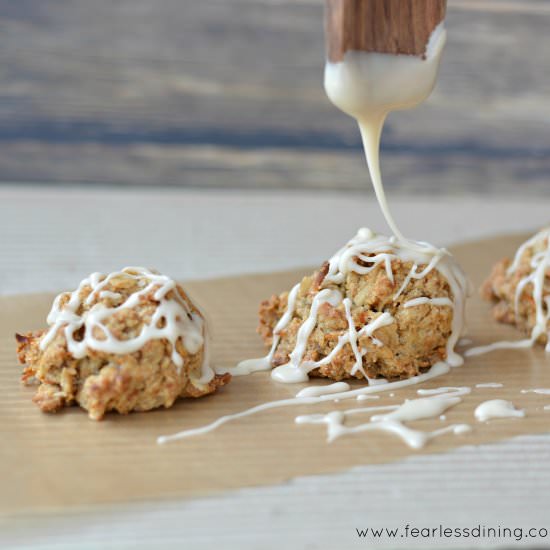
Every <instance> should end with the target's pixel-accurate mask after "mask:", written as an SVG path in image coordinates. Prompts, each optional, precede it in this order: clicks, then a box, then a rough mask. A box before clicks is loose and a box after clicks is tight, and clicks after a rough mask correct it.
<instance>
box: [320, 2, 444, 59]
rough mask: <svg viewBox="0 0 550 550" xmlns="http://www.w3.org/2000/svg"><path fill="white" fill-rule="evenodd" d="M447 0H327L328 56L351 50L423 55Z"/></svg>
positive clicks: (326, 34)
mask: <svg viewBox="0 0 550 550" xmlns="http://www.w3.org/2000/svg"><path fill="white" fill-rule="evenodd" d="M446 4H447V2H446V0H326V12H325V36H326V44H327V59H328V60H329V61H331V62H333V63H336V62H338V61H342V60H343V58H344V54H345V53H346V52H347V51H348V50H357V51H365V52H379V53H392V54H407V55H417V56H420V57H423V56H424V55H425V53H426V45H427V43H428V40H429V38H430V35H431V33H432V31H433V30H434V28H435V27H436V26H437V25H438V24H439V23H440V22H441V21H442V20H443V18H444V17H445V9H446Z"/></svg>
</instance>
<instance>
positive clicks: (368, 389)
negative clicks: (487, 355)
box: [157, 362, 450, 444]
mask: <svg viewBox="0 0 550 550" xmlns="http://www.w3.org/2000/svg"><path fill="white" fill-rule="evenodd" d="M449 369H450V367H449V365H447V364H446V363H443V362H440V363H436V364H435V365H434V366H433V367H432V368H431V369H430V370H429V371H428V372H426V373H424V374H419V375H418V376H412V377H411V378H407V379H405V380H398V381H396V382H387V383H386V384H375V385H368V386H362V387H360V388H357V389H355V390H354V389H351V390H347V391H343V392H341V393H331V394H328V395H320V396H315V397H291V398H289V399H280V400H277V401H268V402H266V403H261V404H260V405H256V406H255V407H251V408H249V409H246V410H244V411H241V412H238V413H234V414H228V415H225V416H222V417H220V418H218V419H217V420H215V421H214V422H211V423H210V424H207V425H206V426H201V427H199V428H194V429H191V430H183V431H181V432H178V433H175V434H172V435H163V436H160V437H159V438H157V443H159V444H163V443H167V442H169V441H175V440H178V439H184V438H186V437H191V436H194V435H201V434H205V433H208V432H211V431H213V430H215V429H216V428H219V427H220V426H222V425H223V424H227V423H228V422H232V421H233V420H237V419H239V418H243V417H245V416H251V415H253V414H256V413H259V412H262V411H267V410H270V409H276V408H280V407H290V406H296V405H309V404H315V403H324V402H326V401H333V400H334V399H341V400H343V399H353V398H356V397H359V396H360V395H369V394H374V393H379V392H383V391H391V390H394V389H395V390H396V389H399V388H404V387H407V386H411V385H415V384H420V383H422V382H426V381H428V380H431V379H433V378H435V377H437V376H441V375H443V374H447V373H448V372H449Z"/></svg>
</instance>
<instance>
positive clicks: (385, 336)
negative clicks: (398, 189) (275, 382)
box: [258, 259, 453, 380]
mask: <svg viewBox="0 0 550 550" xmlns="http://www.w3.org/2000/svg"><path fill="white" fill-rule="evenodd" d="M327 267H328V264H326V263H325V264H323V266H322V267H321V268H320V269H319V270H318V271H316V272H314V273H313V274H312V275H311V276H308V277H304V279H303V280H302V282H301V283H300V288H299V291H298V296H297V300H296V307H295V311H294V313H293V315H292V320H291V321H290V323H289V324H288V325H287V326H286V328H284V329H283V330H282V331H281V333H280V341H279V344H278V345H277V347H276V350H275V353H274V355H273V365H272V366H274V367H275V366H279V365H283V364H285V363H287V362H288V360H289V357H290V353H291V351H292V350H293V349H294V347H295V344H296V336H297V332H298V330H299V328H300V326H301V325H302V323H303V322H304V320H305V319H307V317H308V315H309V312H310V309H311V303H312V300H313V298H314V296H315V295H316V294H317V293H318V292H319V290H321V289H324V288H329V289H337V290H339V291H340V292H341V293H342V295H343V296H344V297H347V298H350V299H351V303H352V306H351V315H352V319H353V321H354V324H355V327H356V329H357V330H359V329H361V328H362V327H364V326H365V325H366V324H368V323H369V322H371V321H373V320H374V319H376V318H377V317H379V316H381V315H382V314H383V312H389V313H390V314H391V315H392V316H393V317H394V319H395V321H394V322H393V323H391V324H389V325H387V326H384V327H381V328H379V329H378V330H376V331H375V332H374V336H375V337H376V339H378V340H379V341H380V342H382V344H383V345H382V346H380V345H377V344H376V343H375V342H374V341H373V340H372V339H371V338H369V337H368V336H366V335H365V336H361V337H360V338H359V347H360V348H363V349H365V350H366V353H365V354H364V355H363V365H362V366H363V370H364V371H365V372H366V374H367V376H368V377H369V378H386V379H389V380H397V379H402V378H409V377H411V376H415V375H418V374H420V373H422V372H425V371H426V370H428V369H429V368H430V367H431V366H432V365H434V364H435V363H437V362H438V361H442V360H444V359H445V358H446V354H447V351H446V344H447V340H448V339H449V336H450V335H451V332H452V320H453V308H451V307H441V306H436V305H433V304H431V303H425V304H421V305H416V306H414V307H407V308H405V307H403V305H404V304H405V303H406V302H408V301H410V300H413V299H415V298H421V297H427V298H443V297H447V298H449V299H450V300H451V301H452V300H453V294H452V291H451V288H450V285H449V283H448V281H447V280H446V279H445V277H444V276H443V275H442V274H441V273H440V272H439V271H437V269H432V270H431V271H429V272H428V273H427V274H426V275H425V276H424V277H423V278H421V279H412V280H411V281H410V282H409V283H408V284H407V286H406V287H405V289H404V290H403V291H402V293H401V294H400V295H399V296H398V297H397V298H396V299H394V296H395V294H396V293H397V291H398V289H399V288H400V287H401V285H402V283H403V281H404V280H405V278H406V277H407V274H408V273H409V272H410V271H411V268H412V267H413V264H412V263H411V262H404V261H401V260H399V259H394V260H393V261H392V262H391V268H392V271H393V281H391V280H390V279H389V278H388V275H387V272H386V269H385V266H384V265H382V264H379V265H377V266H376V267H375V268H374V269H373V270H372V271H370V272H369V273H367V274H358V273H356V272H354V271H351V272H349V273H347V274H346V277H345V280H344V281H343V283H341V284H335V283H332V282H327V281H325V276H326V273H327ZM425 267H426V266H425V265H421V266H418V271H419V272H420V271H422V270H423V269H424V268H425ZM287 300H288V293H287V292H285V293H283V294H281V295H280V296H272V297H271V298H269V299H268V300H265V301H264V302H262V303H261V305H260V311H259V317H260V322H259V326H258V333H259V334H260V335H261V337H262V338H263V340H264V342H265V344H266V345H271V344H272V339H273V330H274V327H275V325H276V323H277V321H278V320H279V319H280V318H281V316H282V314H283V313H284V311H285V310H286V306H287ZM346 330H348V322H347V318H346V314H345V309H344V305H343V304H342V303H340V304H339V305H337V306H336V307H335V306H332V305H331V304H329V303H323V304H322V305H321V306H320V307H319V310H318V316H317V324H316V326H315V328H314V330H313V332H312V333H311V336H310V337H309V339H308V342H307V345H306V351H305V354H304V356H303V359H304V361H319V360H321V359H323V358H324V357H326V356H327V355H329V353H330V352H331V350H332V349H333V348H334V347H335V346H336V343H337V342H338V338H339V337H340V336H341V335H342V334H343V333H344V332H345V331H346ZM355 361H356V358H355V355H354V353H353V350H352V348H351V345H350V344H349V343H348V344H345V345H344V347H343V348H342V350H341V351H340V352H339V353H338V354H337V355H336V357H335V358H334V359H333V360H332V361H331V362H330V363H328V364H326V365H323V366H321V367H319V368H316V369H314V370H313V371H311V372H310V373H309V374H310V375H313V376H320V377H326V378H331V379H333V380H344V379H349V378H359V379H362V378H364V376H363V373H362V372H361V371H360V370H357V371H356V372H355V373H354V374H352V369H353V367H354V365H355Z"/></svg>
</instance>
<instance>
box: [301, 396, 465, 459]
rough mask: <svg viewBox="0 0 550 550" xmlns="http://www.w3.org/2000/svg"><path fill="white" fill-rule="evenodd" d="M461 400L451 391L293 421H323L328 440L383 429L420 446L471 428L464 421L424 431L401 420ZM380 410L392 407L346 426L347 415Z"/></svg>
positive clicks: (433, 413)
mask: <svg viewBox="0 0 550 550" xmlns="http://www.w3.org/2000/svg"><path fill="white" fill-rule="evenodd" d="M461 401H462V399H460V397H457V396H456V395H454V394H452V395H441V396H440V395H437V396H435V397H424V398H420V399H410V400H406V401H405V402H404V403H402V404H401V405H389V406H386V407H364V408H356V409H349V410H346V411H331V412H329V413H327V414H311V415H303V416H298V417H297V418H296V423H297V424H326V426H327V440H328V442H329V443H330V442H332V441H334V440H335V439H337V438H339V437H342V436H344V435H351V434H357V433H361V432H367V431H384V432H389V433H393V434H395V435H397V436H399V437H400V438H401V439H402V440H403V441H404V442H405V443H406V444H407V445H409V447H412V448H413V449H419V448H421V447H423V446H424V445H425V444H426V443H427V442H428V441H430V440H431V439H433V438H435V437H438V436H440V435H443V434H445V433H449V432H452V433H455V434H459V433H465V432H468V431H470V429H471V428H470V426H468V425H467V424H452V425H450V426H446V427H444V428H440V429H438V430H434V431H429V432H425V431H421V430H414V429H412V428H409V427H408V426H406V425H405V424H404V422H412V421H414V420H423V419H428V418H435V417H440V415H441V414H442V413H443V412H445V411H446V410H447V409H449V408H451V407H454V406H455V405H457V404H458V403H460V402H461ZM382 410H391V412H389V413H386V414H380V415H374V416H371V418H370V421H369V422H365V423H363V424H359V425H357V426H353V427H348V426H346V425H345V421H346V419H347V417H349V416H352V415H356V414H364V413H371V412H374V411H382Z"/></svg>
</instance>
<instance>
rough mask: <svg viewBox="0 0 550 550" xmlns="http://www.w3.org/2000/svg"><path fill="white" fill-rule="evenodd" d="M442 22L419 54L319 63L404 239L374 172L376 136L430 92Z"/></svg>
mask: <svg viewBox="0 0 550 550" xmlns="http://www.w3.org/2000/svg"><path fill="white" fill-rule="evenodd" d="M445 39H446V33H445V28H444V24H443V23H440V24H439V25H438V26H437V27H436V28H435V29H434V31H433V32H432V35H431V36H430V39H429V41H428V44H427V46H426V54H425V57H424V58H421V57H419V56H412V55H394V54H385V53H373V52H360V51H348V52H346V54H345V56H344V59H343V61H341V62H339V63H331V62H327V63H326V65H325V78H324V84H325V91H326V93H327V95H328V97H329V99H330V100H331V101H332V103H334V105H336V107H338V108H339V109H341V110H342V111H343V112H344V113H346V114H348V115H350V116H351V117H353V118H355V119H356V120H357V122H358V124H359V130H360V132H361V138H362V140H363V146H364V149H365V156H366V159H367V164H368V168H369V173H370V177H371V181H372V184H373V187H374V191H375V194H376V198H377V199H378V203H379V205H380V208H381V209H382V212H383V213H384V217H385V218H386V222H387V223H388V225H389V226H390V228H391V230H392V231H393V234H394V235H395V236H396V237H397V238H398V239H399V240H401V241H406V239H405V238H404V237H403V235H402V233H401V232H400V231H399V228H398V227H397V225H396V223H395V221H394V219H393V217H392V215H391V212H390V210H389V207H388V204H387V200H386V196H385V193H384V187H383V184H382V177H381V173H380V137H381V135H382V128H383V125H384V121H385V119H386V117H387V115H388V114H389V113H390V112H391V111H395V110H400V109H409V108H411V107H415V106H416V105H418V104H419V103H421V102H422V101H424V100H425V99H426V98H427V97H428V96H429V95H430V93H431V91H432V89H433V87H434V85H435V80H436V76H437V70H438V68H439V61H440V58H441V54H442V52H443V46H444V45H445Z"/></svg>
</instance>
